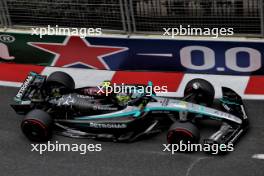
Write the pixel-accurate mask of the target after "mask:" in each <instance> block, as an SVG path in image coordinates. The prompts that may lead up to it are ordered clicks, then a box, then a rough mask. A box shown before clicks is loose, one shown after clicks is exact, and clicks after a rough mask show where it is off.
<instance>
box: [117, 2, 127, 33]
mask: <svg viewBox="0 0 264 176" xmlns="http://www.w3.org/2000/svg"><path fill="white" fill-rule="evenodd" d="M119 4H120V15H121V20H122V24H123V30H124V32H127V25H126V18H125V13H124V3H123V0H119Z"/></svg>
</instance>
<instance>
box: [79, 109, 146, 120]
mask: <svg viewBox="0 0 264 176" xmlns="http://www.w3.org/2000/svg"><path fill="white" fill-rule="evenodd" d="M140 114H141V113H140V111H139V110H134V111H130V112H124V113H119V114H111V115H107V114H105V115H104V116H102V115H100V116H93V117H91V116H84V117H77V118H75V119H76V120H93V119H109V118H116V117H123V116H128V115H133V116H134V117H138V116H139V115H140Z"/></svg>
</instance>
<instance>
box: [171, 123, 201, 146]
mask: <svg viewBox="0 0 264 176" xmlns="http://www.w3.org/2000/svg"><path fill="white" fill-rule="evenodd" d="M199 139H200V132H199V130H198V128H197V127H196V126H195V125H194V124H192V123H191V122H175V123H173V124H172V125H171V127H170V129H169V131H168V134H167V142H168V143H169V144H180V143H182V144H188V143H189V144H195V143H198V142H199Z"/></svg>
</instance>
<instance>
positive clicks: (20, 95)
mask: <svg viewBox="0 0 264 176" xmlns="http://www.w3.org/2000/svg"><path fill="white" fill-rule="evenodd" d="M32 79H33V76H28V77H27V79H26V80H25V82H24V83H23V85H22V86H21V88H20V90H19V91H18V93H17V95H16V98H18V99H21V98H22V96H23V94H24V92H25V90H26V89H27V87H28V85H29V83H30V82H31V81H32Z"/></svg>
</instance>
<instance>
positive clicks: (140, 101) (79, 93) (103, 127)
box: [11, 72, 249, 144]
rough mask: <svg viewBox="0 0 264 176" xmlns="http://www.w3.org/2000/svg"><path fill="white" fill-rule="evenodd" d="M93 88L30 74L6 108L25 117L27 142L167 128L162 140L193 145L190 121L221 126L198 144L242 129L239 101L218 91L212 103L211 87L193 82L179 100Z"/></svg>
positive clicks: (123, 138)
mask: <svg viewBox="0 0 264 176" xmlns="http://www.w3.org/2000/svg"><path fill="white" fill-rule="evenodd" d="M98 90H99V89H98V87H83V88H77V89H76V88H75V83H74V80H73V78H72V77H71V76H70V75H68V74H67V73H64V72H54V73H52V74H51V75H50V76H49V77H47V76H44V75H39V74H37V73H34V72H31V73H30V74H29V75H28V77H27V78H26V80H25V81H24V83H23V84H22V86H21V88H20V90H19V92H18V93H17V95H16V96H15V98H14V100H15V103H14V104H12V105H11V106H12V107H13V109H14V110H15V111H16V112H17V113H18V114H24V115H25V117H24V119H23V120H22V123H21V129H22V131H23V133H24V134H25V136H26V137H27V138H28V139H30V140H32V141H47V140H49V139H50V138H51V136H52V134H53V132H56V133H59V134H62V135H65V136H69V137H76V138H93V139H98V140H110V141H116V142H131V141H135V140H138V139H140V138H143V137H147V136H150V135H152V134H156V133H158V132H161V131H163V130H168V133H167V141H168V143H171V144H174V143H179V142H180V141H188V142H192V143H197V142H199V139H200V134H199V129H198V128H197V125H196V122H197V121H199V120H203V119H212V120H215V121H219V122H220V123H221V125H220V126H221V127H220V128H219V129H218V130H217V131H216V132H215V133H214V134H212V135H211V136H210V137H209V138H208V139H205V140H204V142H205V143H208V144H227V143H234V142H235V141H237V139H238V138H239V137H240V136H241V135H242V134H243V133H244V132H245V131H246V129H247V128H248V124H249V123H248V117H247V114H246V111H245V107H244V104H243V102H242V99H241V97H240V96H239V95H238V94H237V93H236V92H234V91H233V90H231V89H230V88H227V87H222V94H223V97H222V98H221V99H220V101H219V102H220V105H221V106H219V107H217V108H216V107H214V106H212V105H213V104H214V102H215V101H214V96H215V90H214V87H213V86H212V85H211V84H210V83H209V82H208V81H206V80H203V79H193V80H191V81H190V82H189V83H188V84H187V85H186V87H185V90H184V97H183V98H180V99H175V98H167V97H159V96H157V95H156V94H155V93H153V94H152V95H151V96H148V95H146V94H144V93H138V92H137V91H132V92H129V93H125V94H124V93H121V94H115V93H111V94H110V95H106V94H105V92H104V91H101V92H100V91H98Z"/></svg>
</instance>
